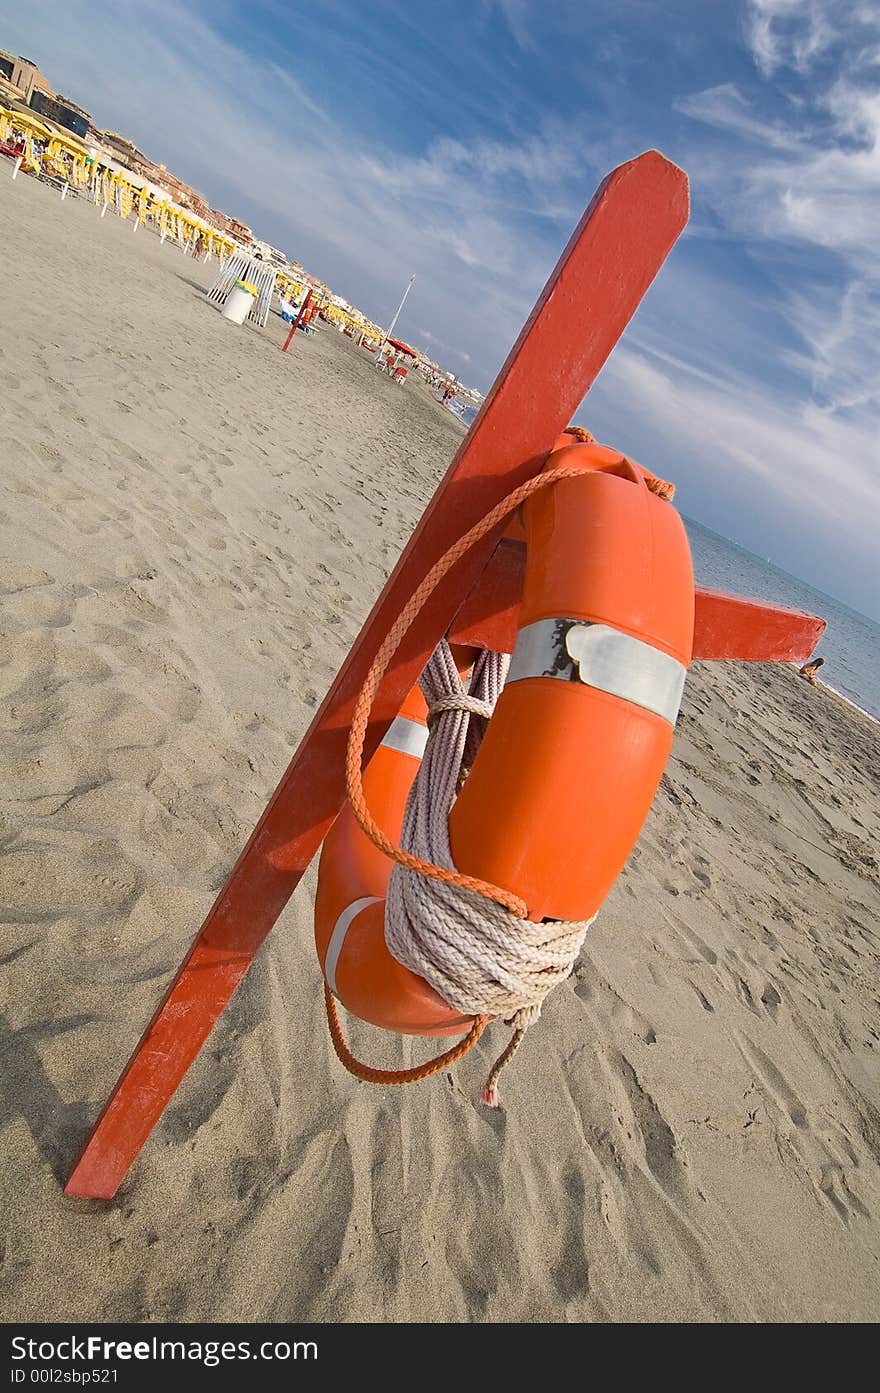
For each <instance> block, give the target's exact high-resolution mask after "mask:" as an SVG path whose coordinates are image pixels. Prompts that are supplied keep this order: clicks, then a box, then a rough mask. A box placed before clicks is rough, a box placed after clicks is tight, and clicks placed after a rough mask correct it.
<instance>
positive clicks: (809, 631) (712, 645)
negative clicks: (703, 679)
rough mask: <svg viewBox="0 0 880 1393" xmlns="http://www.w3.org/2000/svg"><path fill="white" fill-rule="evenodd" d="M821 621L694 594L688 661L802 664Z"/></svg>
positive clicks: (718, 595) (746, 601) (737, 599)
mask: <svg viewBox="0 0 880 1393" xmlns="http://www.w3.org/2000/svg"><path fill="white" fill-rule="evenodd" d="M825 628H826V620H824V619H820V618H819V617H818V615H815V614H807V613H806V612H805V611H804V610H799V609H788V608H787V607H786V606H785V605H775V604H769V603H768V602H767V601H766V600H753V599H750V598H749V597H748V596H746V595H727V594H725V593H724V592H723V591H721V590H706V589H703V588H702V587H699V588H698V589H697V603H696V607H695V610H694V658H695V659H696V658H703V659H707V658H708V659H716V660H719V659H732V658H736V659H738V660H739V661H740V662H747V663H805V662H806V660H807V658H809V656H810V654H811V653H812V652H813V649H814V648H815V647H816V644H817V643H818V642H819V639H820V638H821V637H822V635H823V633H824V632H825Z"/></svg>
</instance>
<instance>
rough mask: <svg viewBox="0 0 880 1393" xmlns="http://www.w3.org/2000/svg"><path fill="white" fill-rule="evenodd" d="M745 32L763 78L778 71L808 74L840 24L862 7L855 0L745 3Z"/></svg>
mask: <svg viewBox="0 0 880 1393" xmlns="http://www.w3.org/2000/svg"><path fill="white" fill-rule="evenodd" d="M747 2H748V14H747V20H746V32H747V37H748V42H749V45H750V47H751V50H752V56H753V57H754V60H755V63H756V65H757V67H758V69H759V71H760V73H761V75H762V76H763V77H772V76H773V75H774V73H776V72H777V71H778V69H780V68H785V67H789V68H793V69H795V70H796V71H797V72H799V73H805V72H809V70H810V68H811V67H812V66H813V65H814V64H815V62H816V60H817V59H818V58H819V57H820V56H821V55H822V54H823V53H824V52H825V51H826V50H827V49H828V48H829V47H830V46H831V45H832V44H833V43H834V42H835V40H836V39H837V38H838V36H839V34H840V30H841V24H842V23H843V24H846V23H847V22H849V21H852V20H853V19H854V18H856V17H857V16H858V15H859V12H860V11H861V10H862V9H863V8H864V6H863V5H861V4H860V3H858V0H747Z"/></svg>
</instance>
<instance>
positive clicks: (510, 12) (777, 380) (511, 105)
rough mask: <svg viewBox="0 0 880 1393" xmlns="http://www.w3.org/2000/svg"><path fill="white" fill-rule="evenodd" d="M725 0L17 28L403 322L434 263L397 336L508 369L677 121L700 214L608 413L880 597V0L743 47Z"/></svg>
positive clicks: (384, 313)
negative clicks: (585, 235) (599, 193)
mask: <svg viewBox="0 0 880 1393" xmlns="http://www.w3.org/2000/svg"><path fill="white" fill-rule="evenodd" d="M709 8H710V9H711V13H708V11H707V12H705V19H706V23H705V26H704V27H705V28H706V30H707V32H706V34H705V35H703V34H702V30H695V29H694V27H693V24H692V22H691V21H692V17H693V13H694V11H695V9H699V10H700V13H701V15H703V14H704V10H703V8H702V7H701V6H699V5H696V4H695V0H670V5H669V7H664V18H663V20H662V21H660V20H658V19H657V17H656V12H655V9H654V7H652V6H650V5H646V4H644V3H642V0H618V3H611V0H608V3H607V4H606V3H604V0H603V3H601V4H597V5H596V6H591V7H589V15H588V16H586V17H585V14H584V11H585V7H584V6H583V5H582V3H580V0H560V4H559V5H554V6H552V7H548V6H547V5H546V3H539V0H503V3H498V2H497V0H496V2H495V3H491V4H490V3H485V4H483V5H481V6H480V7H474V6H472V5H468V4H465V3H462V4H461V5H460V6H459V7H458V8H457V9H456V11H455V20H454V22H453V23H451V24H450V23H445V22H444V21H443V19H442V16H437V15H434V14H432V13H426V14H424V15H422V14H421V13H420V12H419V11H417V10H409V11H406V12H405V13H404V12H403V11H402V10H401V9H400V7H398V6H397V5H396V4H386V3H383V2H382V0H377V5H376V6H375V7H364V6H359V5H357V4H353V3H350V0H327V3H326V5H324V6H321V7H314V6H311V5H309V4H307V3H304V0H283V3H282V0H254V4H253V5H251V6H250V7H249V8H247V9H245V8H243V7H242V8H240V9H235V10H234V11H229V10H227V9H222V8H221V10H217V9H216V8H208V7H207V5H203V3H202V0H193V3H189V4H186V5H183V4H180V3H175V0H138V3H134V0H122V3H117V0H67V3H66V4H65V6H64V7H59V6H58V4H57V0H30V4H29V5H28V6H27V7H19V8H18V9H17V10H15V11H14V12H12V13H11V14H10V15H9V17H8V18H7V19H6V20H5V21H4V33H5V35H6V36H7V41H8V42H7V46H8V45H9V44H12V45H13V46H18V47H20V48H21V49H22V50H23V51H25V52H32V53H33V54H34V56H35V57H37V58H38V59H39V60H40V61H41V62H42V63H43V65H44V67H45V70H46V71H47V73H48V74H49V76H50V77H51V78H53V79H54V80H55V81H56V82H57V83H58V85H59V86H61V87H62V89H69V90H70V92H71V95H73V96H74V97H76V98H78V99H79V100H82V101H84V102H85V104H86V105H89V104H91V105H92V106H93V108H94V114H95V116H96V118H97V119H98V120H99V122H100V123H101V124H104V125H110V126H113V127H115V128H116V129H120V130H122V131H124V132H125V133H126V134H128V135H130V136H131V137H132V138H133V139H135V140H136V141H137V142H138V143H139V144H141V145H142V146H143V148H144V149H146V150H147V151H148V152H149V153H150V154H151V155H153V156H154V157H155V158H158V159H160V160H163V161H164V162H165V163H166V164H167V165H168V166H169V168H172V169H174V170H175V172H176V173H178V174H180V175H182V176H183V177H184V178H187V179H189V180H191V181H192V182H193V183H194V184H195V185H196V187H198V188H200V189H201V190H202V192H204V193H205V194H206V196H207V197H209V198H210V199H211V200H212V201H213V202H214V203H215V205H217V204H219V206H221V207H225V208H227V209H228V210H229V211H233V212H237V213H239V214H240V215H242V216H244V217H245V218H246V219H247V220H249V221H251V222H252V223H253V225H254V227H255V229H256V230H257V231H258V233H259V234H260V235H263V236H266V237H267V238H268V240H270V241H272V242H274V243H275V244H276V245H280V246H282V247H284V248H285V249H286V250H287V251H288V252H289V253H290V254H291V255H293V256H296V257H298V258H300V259H302V260H303V261H304V262H305V264H306V265H307V266H309V267H310V269H312V270H314V271H315V272H316V273H317V274H319V275H321V276H322V277H323V278H324V279H326V280H327V281H328V283H330V284H332V285H333V287H334V289H335V290H338V291H339V292H340V293H341V294H343V295H344V296H345V297H346V298H347V299H349V300H350V301H352V302H354V303H355V304H359V305H360V306H361V307H362V308H363V309H364V310H365V311H366V312H367V313H369V314H370V315H371V316H372V317H374V318H376V319H377V320H379V321H380V322H381V321H382V320H383V319H387V318H388V317H389V315H390V314H391V313H392V312H393V310H394V308H395V307H396V304H397V302H398V300H399V298H400V294H401V293H402V289H403V286H404V284H405V282H406V279H407V278H408V276H409V275H410V274H412V273H415V274H416V277H417V283H416V288H415V290H414V293H413V295H412V296H411V297H410V300H409V301H408V303H407V306H406V309H405V312H404V316H403V318H402V321H401V325H400V330H401V333H403V335H404V337H411V339H412V340H413V341H415V342H423V343H425V344H428V345H431V346H432V351H433V352H434V353H435V354H439V355H440V356H441V358H442V361H443V363H444V365H446V366H448V367H450V368H451V369H453V370H455V371H457V372H458V373H459V374H461V375H465V376H467V377H468V378H470V379H472V380H473V381H474V383H475V385H477V386H481V387H484V388H485V387H486V386H488V383H489V381H490V380H491V377H492V375H493V374H494V371H495V370H496V368H497V366H498V364H499V363H500V361H502V359H503V357H504V355H505V353H506V351H507V349H508V347H509V345H510V343H511V342H512V340H513V338H514V337H515V335H516V332H517V331H518V329H519V327H520V325H521V323H522V321H523V319H524V317H525V315H526V313H527V312H528V310H529V308H530V307H531V304H532V302H533V300H534V298H535V295H536V294H537V292H538V291H539V289H540V287H541V285H542V283H543V281H544V279H545V278H546V275H547V273H548V272H549V270H550V269H551V267H552V265H553V263H554V261H555V260H556V257H557V255H558V253H559V250H560V248H561V246H562V245H563V244H564V241H565V239H566V236H567V234H568V231H569V230H570V227H571V226H572V225H573V223H574V222H575V221H576V219H577V217H578V216H579V214H580V212H581V211H582V209H583V207H584V206H585V204H586V202H587V201H588V199H589V197H590V195H591V193H592V191H593V188H594V187H595V185H596V182H597V181H598V178H599V177H600V176H601V175H602V174H603V173H605V172H606V170H607V169H609V168H610V167H611V166H612V165H613V164H614V163H617V162H618V161H619V160H621V159H624V158H628V157H629V156H631V155H632V154H634V153H636V152H637V151H638V150H639V149H643V148H646V147H647V146H650V145H654V144H660V145H661V146H662V147H665V148H666V149H667V152H668V153H670V154H672V155H673V156H674V157H675V158H677V159H678V161H679V162H680V163H682V164H683V165H684V166H685V167H686V168H687V169H688V170H689V172H690V173H691V176H692V184H693V190H694V195H695V219H694V221H695V225H696V227H697V229H698V230H699V231H700V232H702V233H703V234H704V235H702V236H690V237H687V238H685V239H684V240H683V241H682V243H680V245H679V247H678V248H677V249H676V251H675V252H674V254H673V256H672V257H671V258H670V261H669V262H668V264H667V267H666V268H665V270H664V272H663V275H662V276H661V277H660V278H659V280H658V282H657V283H656V285H655V286H654V287H653V288H652V290H651V292H650V293H649V295H648V297H647V299H646V301H645V304H644V306H643V307H642V309H641V310H640V312H639V314H638V316H637V318H636V320H635V322H634V324H633V326H632V328H631V330H630V331H629V333H628V335H627V337H626V339H625V341H624V343H623V344H622V345H621V347H620V349H618V351H617V352H616V353H615V355H614V356H613V358H612V360H611V363H610V364H609V366H608V368H607V369H606V370H605V372H604V373H603V375H602V377H601V378H600V380H599V383H598V384H597V386H596V388H595V389H594V391H593V392H592V393H591V394H590V397H589V399H588V402H587V404H586V419H588V420H589V421H590V422H591V423H594V424H596V425H597V426H598V428H599V430H600V432H601V433H602V434H603V435H604V436H605V438H607V439H612V440H615V439H616V440H617V441H618V442H619V443H620V444H621V445H623V446H624V447H625V448H628V449H630V450H632V452H633V453H634V454H636V455H637V457H641V458H642V459H643V461H644V462H645V463H651V464H652V465H653V466H654V467H655V468H656V469H657V470H658V472H661V473H668V474H669V476H670V477H673V478H676V479H678V480H680V481H681V483H682V499H683V504H684V506H685V507H686V508H687V509H688V510H689V511H691V512H692V513H693V514H694V515H695V516H697V517H701V518H703V519H704V520H705V521H707V522H708V523H709V524H710V525H711V526H715V527H717V528H718V529H719V530H721V531H725V532H727V533H728V535H733V536H734V537H735V538H736V539H737V540H739V541H742V542H743V543H744V544H745V545H747V546H752V547H754V548H755V549H757V550H759V551H761V552H762V554H765V555H773V556H774V557H775V559H777V560H778V561H780V563H781V564H783V565H788V566H789V567H790V568H791V569H793V570H795V571H796V572H799V573H800V574H804V573H805V568H804V566H803V565H802V564H801V562H802V559H803V557H804V556H805V555H809V556H810V557H811V558H813V560H811V567H815V574H816V575H817V576H818V577H819V580H820V583H824V585H825V587H826V588H828V589H830V590H832V591H835V592H836V593H839V594H842V595H843V597H844V598H847V599H849V600H850V601H851V602H852V603H854V604H855V605H856V606H857V607H859V608H862V609H867V608H870V607H871V604H872V600H871V599H870V598H866V595H867V593H868V585H869V574H870V569H871V566H872V565H874V564H876V562H875V556H876V544H875V541H874V539H873V536H872V534H871V528H870V527H869V526H868V524H867V523H866V521H865V520H866V518H868V517H870V516H871V515H872V514H875V513H876V511H877V508H878V506H880V504H878V502H877V501H872V490H873V491H875V493H876V489H877V479H876V453H877V452H876V442H877V439H878V430H880V404H878V401H877V385H876V384H877V382H878V380H880V353H878V347H877V345H878V342H880V340H878V330H880V303H878V275H877V269H876V258H875V246H874V244H875V240H876V232H875V228H876V227H877V226H880V209H878V206H877V197H878V161H880V154H878V150H880V103H878V96H877V84H876V71H875V70H873V69H872V66H871V64H872V61H873V60H872V54H873V55H874V58H876V55H877V53H878V52H880V23H878V15H877V13H876V11H875V9H874V7H872V6H870V5H869V4H867V3H864V4H857V3H856V0H852V3H850V0H839V3H838V0H833V3H832V0H825V2H824V3H823V0H798V2H797V3H796V2H795V0H750V3H749V5H748V6H747V8H746V9H745V10H744V11H743V12H742V13H743V14H744V20H743V23H742V27H741V28H740V30H739V31H738V32H739V40H740V43H741V45H742V46H741V47H740V49H739V51H738V52H737V49H736V47H735V45H736V42H737V31H736V28H735V21H734V20H733V19H731V20H730V23H729V26H728V31H727V32H726V33H725V34H724V35H722V36H721V37H723V38H724V41H725V42H726V43H727V45H728V50H729V55H730V62H729V63H728V64H727V65H726V66H725V65H724V64H719V63H718V61H717V58H716V56H715V54H716V47H717V44H718V42H719V34H718V33H717V32H715V31H713V30H712V28H711V26H712V24H714V25H715V26H716V28H717V27H718V26H719V25H721V24H722V19H721V18H720V17H719V16H720V15H721V11H722V10H724V9H725V8H726V7H718V9H717V10H716V8H715V7H709ZM374 9H375V11H376V13H375V15H374ZM626 16H629V17H630V18H631V19H632V24H631V25H630V26H629V28H627V27H626V24H625V19H626ZM231 18H234V19H235V21H236V22H235V24H232V23H230V22H229V21H230V19H231ZM685 21H687V22H685ZM259 24H262V26H263V29H262V30H261V31H259V32H258V30H257V29H256V28H255V27H254V26H256V25H259ZM676 25H677V27H676ZM380 31H381V33H380ZM233 34H235V38H234V39H233V38H232V37H230V36H231V35H233ZM377 35H379V36H380V37H377ZM701 44H702V45H703V46H702V47H700V45H701ZM661 50H662V55H663V59H664V61H662V62H661V61H657V55H658V53H660V52H661ZM410 57H411V61H407V60H408V58H410ZM734 60H736V61H734ZM703 71H709V72H710V77H709V78H708V79H707V81H708V83H709V85H706V86H703V87H702V88H701V87H700V84H699V82H695V81H693V80H692V75H693V74H694V73H695V72H703ZM633 73H637V74H638V78H637V79H635V78H633V79H632V80H631V74H633ZM670 74H674V75H675V76H674V77H673V76H670ZM586 312H588V308H586V307H585V313H586ZM407 323H409V324H410V325H411V326H412V327H411V328H409V329H407V327H406V326H407ZM416 325H420V326H423V327H422V328H421V329H417V328H416V327H415V326H416ZM817 499H821V508H819V507H817V506H816V500H817ZM758 500H759V502H758ZM806 573H807V574H808V575H809V574H810V571H809V570H807V572H806ZM875 593H876V607H877V608H878V609H880V584H877V583H876V582H875Z"/></svg>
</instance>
